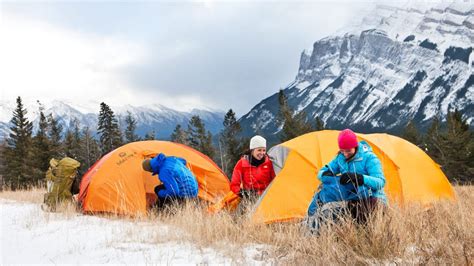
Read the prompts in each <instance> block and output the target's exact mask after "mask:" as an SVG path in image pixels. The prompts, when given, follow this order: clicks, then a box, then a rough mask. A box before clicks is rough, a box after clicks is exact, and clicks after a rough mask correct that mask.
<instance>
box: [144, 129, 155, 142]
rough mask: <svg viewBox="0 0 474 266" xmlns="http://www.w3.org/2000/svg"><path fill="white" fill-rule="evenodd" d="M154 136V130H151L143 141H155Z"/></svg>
mask: <svg viewBox="0 0 474 266" xmlns="http://www.w3.org/2000/svg"><path fill="white" fill-rule="evenodd" d="M155 136H156V133H155V131H154V130H152V131H150V132H147V133H146V134H145V137H144V140H155V139H156V138H155Z"/></svg>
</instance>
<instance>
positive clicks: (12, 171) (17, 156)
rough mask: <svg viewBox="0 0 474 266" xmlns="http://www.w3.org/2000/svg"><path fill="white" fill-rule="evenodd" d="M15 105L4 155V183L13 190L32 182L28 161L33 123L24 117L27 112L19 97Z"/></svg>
mask: <svg viewBox="0 0 474 266" xmlns="http://www.w3.org/2000/svg"><path fill="white" fill-rule="evenodd" d="M16 103H17V106H16V108H15V110H14V111H13V117H12V119H11V121H10V124H11V125H12V126H11V127H10V130H11V133H10V134H9V137H8V138H7V147H6V149H5V153H4V158H5V161H6V165H5V166H6V167H5V182H6V184H7V185H9V186H10V187H11V189H13V190H15V189H18V188H26V187H28V186H29V185H31V184H32V181H33V180H32V177H31V163H30V161H29V154H30V152H31V151H30V149H31V142H32V138H31V134H32V130H33V123H31V122H30V121H28V118H27V117H26V114H27V110H26V109H25V108H24V107H23V103H22V101H21V97H18V98H17V99H16Z"/></svg>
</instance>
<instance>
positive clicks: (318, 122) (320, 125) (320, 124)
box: [315, 116, 326, 131]
mask: <svg viewBox="0 0 474 266" xmlns="http://www.w3.org/2000/svg"><path fill="white" fill-rule="evenodd" d="M315 129H316V130H317V131H320V130H325V129H326V127H325V126H324V122H323V120H321V118H319V116H316V127H315Z"/></svg>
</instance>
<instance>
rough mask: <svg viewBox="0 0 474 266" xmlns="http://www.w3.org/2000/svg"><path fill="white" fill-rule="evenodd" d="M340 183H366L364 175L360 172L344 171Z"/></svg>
mask: <svg viewBox="0 0 474 266" xmlns="http://www.w3.org/2000/svg"><path fill="white" fill-rule="evenodd" d="M339 183H341V184H343V185H345V184H349V183H352V184H354V185H356V186H362V185H363V184H364V175H361V174H358V173H344V174H342V175H341V178H340V179H339Z"/></svg>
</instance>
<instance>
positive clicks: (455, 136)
mask: <svg viewBox="0 0 474 266" xmlns="http://www.w3.org/2000/svg"><path fill="white" fill-rule="evenodd" d="M441 121H442V120H441V117H435V118H433V119H432V121H431V124H430V126H429V128H428V130H427V131H426V133H421V132H420V131H419V129H418V127H417V125H416V124H415V123H414V122H413V121H410V122H409V123H408V124H407V126H406V127H405V129H404V130H403V132H402V134H401V137H402V138H404V139H406V140H408V141H410V142H411V143H413V144H415V145H417V146H418V147H420V148H421V149H422V150H424V151H425V152H426V153H427V154H428V155H429V156H430V157H431V158H432V159H433V160H434V161H435V162H436V163H438V164H439V165H440V166H441V169H442V170H443V172H444V173H445V174H446V175H447V176H448V178H449V180H450V181H451V182H455V183H460V184H472V183H473V181H474V132H473V130H472V129H470V128H469V123H468V122H467V119H466V118H464V117H463V115H462V113H461V112H459V111H458V110H454V111H449V112H448V114H447V115H446V119H445V121H446V122H445V123H441ZM413 178H416V177H413Z"/></svg>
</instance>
